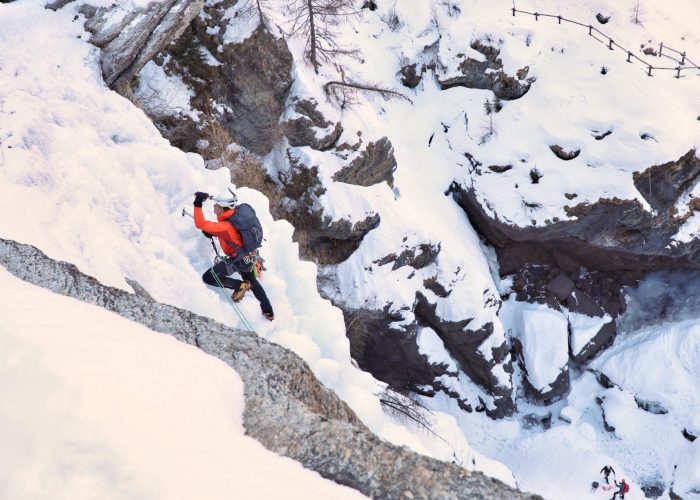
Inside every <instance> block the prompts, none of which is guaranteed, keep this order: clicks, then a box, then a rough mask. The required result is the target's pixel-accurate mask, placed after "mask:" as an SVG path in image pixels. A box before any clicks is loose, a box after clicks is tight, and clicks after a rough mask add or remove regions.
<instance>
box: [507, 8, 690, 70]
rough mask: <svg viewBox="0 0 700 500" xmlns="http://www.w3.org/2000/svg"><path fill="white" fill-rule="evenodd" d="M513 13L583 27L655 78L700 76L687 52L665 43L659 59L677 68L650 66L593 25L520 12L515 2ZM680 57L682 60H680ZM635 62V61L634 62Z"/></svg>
mask: <svg viewBox="0 0 700 500" xmlns="http://www.w3.org/2000/svg"><path fill="white" fill-rule="evenodd" d="M511 11H512V12H513V16H515V14H516V13H520V14H528V15H531V16H534V17H535V21H539V19H540V17H546V18H552V19H556V20H557V21H558V23H559V24H561V23H562V21H563V22H566V23H571V24H576V25H578V26H582V27H584V28H586V29H587V30H588V35H589V36H591V37H593V38H595V39H596V40H598V41H599V42H601V43H602V44H604V45H606V46H607V47H608V49H610V50H615V47H617V48H619V49H621V50H623V51H624V52H625V53H626V55H627V62H630V63H631V62H634V61H638V62H640V63H642V64H643V65H644V67H645V68H646V71H647V75H649V76H653V75H652V72H653V71H655V70H658V71H667V70H668V71H675V72H676V74H675V77H676V78H680V77H681V76H686V74H687V72H692V71H697V75H700V67H698V65H697V64H695V63H694V62H693V61H691V60H690V59H689V58H688V55H687V54H686V53H685V52H680V51H678V50H676V49H673V48H671V47H668V46H667V45H664V44H663V42H662V43H661V44H660V45H659V53H658V57H665V58H667V59H670V60H672V61H674V62H676V63H678V65H677V66H654V65H653V64H650V63H649V62H648V61H647V60H645V59H642V58H641V57H639V56H638V55H636V54H635V53H633V52H632V51H631V50H628V49H626V48H625V47H623V46H622V45H620V44H619V43H617V42H616V41H615V40H614V39H613V38H612V37H610V36H608V35H607V34H605V33H603V32H602V31H600V30H599V29H598V28H596V27H595V26H593V25H591V24H586V23H581V22H579V21H575V20H573V19H567V18H566V17H564V16H561V15H554V14H542V13H540V12H528V11H525V10H520V9H518V8H516V7H515V2H514V3H513V7H512V9H511ZM679 57H680V58H679ZM633 60H634V61H633ZM681 72H684V74H683V75H681Z"/></svg>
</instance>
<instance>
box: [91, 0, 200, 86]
mask: <svg viewBox="0 0 700 500" xmlns="http://www.w3.org/2000/svg"><path fill="white" fill-rule="evenodd" d="M203 6H204V1H203V0H169V1H167V2H151V3H149V4H148V5H147V6H146V7H144V8H143V9H140V8H136V9H134V10H133V11H131V12H128V13H127V14H126V15H124V16H122V17H121V18H120V19H119V20H118V21H117V22H114V19H115V18H118V16H115V12H116V11H118V10H119V9H120V7H119V6H118V4H113V5H111V6H110V7H98V8H95V7H92V6H90V4H89V2H84V3H83V5H82V7H81V12H82V13H83V14H84V15H85V16H86V21H85V29H86V30H87V31H89V32H90V33H91V37H90V42H91V43H93V44H94V45H96V46H98V47H100V48H101V49H102V52H101V55H100V65H101V67H102V76H103V78H104V80H105V83H107V85H109V86H110V87H118V86H119V85H121V84H125V83H128V82H129V81H130V80H132V79H133V78H134V76H136V74H137V73H138V72H139V71H140V70H141V68H143V66H144V65H145V64H146V63H147V62H148V61H150V60H151V59H152V58H153V56H155V55H156V54H157V53H158V52H160V51H161V50H163V49H164V48H165V47H166V46H167V45H168V44H169V43H170V42H172V41H173V40H175V39H177V38H178V37H179V36H180V35H181V34H182V32H183V31H184V30H185V28H186V27H187V26H188V25H189V24H190V22H192V20H193V19H194V18H195V16H197V14H198V13H199V12H200V11H201V10H202V7H203Z"/></svg>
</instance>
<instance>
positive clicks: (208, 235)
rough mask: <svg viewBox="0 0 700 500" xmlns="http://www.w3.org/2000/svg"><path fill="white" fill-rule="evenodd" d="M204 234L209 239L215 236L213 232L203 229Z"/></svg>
mask: <svg viewBox="0 0 700 500" xmlns="http://www.w3.org/2000/svg"><path fill="white" fill-rule="evenodd" d="M202 234H203V235H204V236H206V237H207V238H209V239H212V238H213V237H214V235H213V234H209V233H207V232H206V231H202Z"/></svg>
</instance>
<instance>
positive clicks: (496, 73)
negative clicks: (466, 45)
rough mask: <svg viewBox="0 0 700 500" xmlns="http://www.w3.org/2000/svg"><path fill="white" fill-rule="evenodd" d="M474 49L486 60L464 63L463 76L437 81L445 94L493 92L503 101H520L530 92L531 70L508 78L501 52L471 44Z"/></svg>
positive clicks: (452, 76) (494, 48)
mask: <svg viewBox="0 0 700 500" xmlns="http://www.w3.org/2000/svg"><path fill="white" fill-rule="evenodd" d="M471 47H472V48H473V49H474V50H476V51H477V52H480V53H481V54H483V55H484V58H485V60H484V61H477V60H476V59H472V58H471V57H467V58H466V59H464V60H463V61H462V62H461V63H460V64H459V72H460V74H458V75H445V76H443V77H441V78H438V83H439V84H440V87H441V88H442V89H443V90H445V89H449V88H452V87H467V88H470V89H484V90H492V91H493V93H494V94H495V95H496V97H498V98H500V99H504V100H512V99H519V98H520V97H522V96H524V95H525V94H526V93H527V91H528V90H530V85H532V82H533V81H534V79H533V78H528V76H527V74H528V71H529V68H522V69H520V70H518V72H517V74H516V76H509V75H507V74H506V73H505V72H504V71H503V61H502V60H501V59H500V58H499V57H498V55H499V54H500V50H499V49H497V48H496V47H492V46H490V45H485V44H483V43H481V42H479V41H475V42H472V44H471Z"/></svg>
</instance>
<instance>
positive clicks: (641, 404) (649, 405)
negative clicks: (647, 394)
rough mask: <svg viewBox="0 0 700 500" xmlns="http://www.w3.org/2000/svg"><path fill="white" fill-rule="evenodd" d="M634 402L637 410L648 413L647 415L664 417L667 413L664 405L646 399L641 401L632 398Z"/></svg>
mask: <svg viewBox="0 0 700 500" xmlns="http://www.w3.org/2000/svg"><path fill="white" fill-rule="evenodd" d="M634 402H635V403H637V407H638V408H640V409H642V410H644V411H648V412H649V413H653V414H654V415H665V414H666V413H668V409H666V408H665V407H664V405H662V404H661V403H659V402H658V401H651V400H648V399H642V398H640V397H639V396H634Z"/></svg>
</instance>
